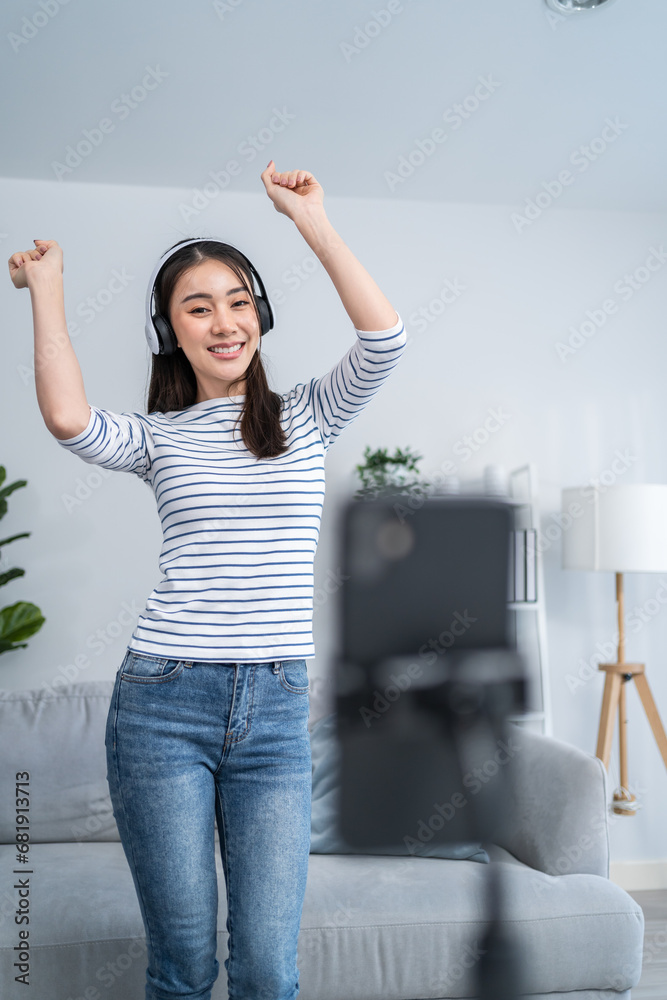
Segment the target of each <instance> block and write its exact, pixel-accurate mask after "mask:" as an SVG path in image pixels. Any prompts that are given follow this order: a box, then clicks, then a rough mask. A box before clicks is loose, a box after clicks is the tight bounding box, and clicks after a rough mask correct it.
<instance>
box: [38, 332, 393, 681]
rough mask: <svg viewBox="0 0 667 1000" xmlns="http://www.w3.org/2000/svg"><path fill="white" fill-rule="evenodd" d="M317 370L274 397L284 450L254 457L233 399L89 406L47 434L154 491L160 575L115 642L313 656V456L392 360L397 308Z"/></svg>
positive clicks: (191, 653) (317, 466) (318, 462)
mask: <svg viewBox="0 0 667 1000" xmlns="http://www.w3.org/2000/svg"><path fill="white" fill-rule="evenodd" d="M355 332H356V335H357V336H356V340H355V342H354V343H353V345H352V346H351V347H350V349H349V351H348V352H347V353H346V354H345V356H344V357H343V358H342V359H341V360H340V361H339V362H338V363H337V364H336V365H334V366H333V368H331V370H330V371H329V372H327V374H326V375H323V376H322V377H320V378H313V379H311V380H310V381H309V382H306V383H299V384H298V385H296V386H295V387H294V388H293V389H292V390H291V391H290V392H287V393H284V394H282V399H283V407H282V413H281V418H280V419H281V422H282V426H283V429H284V431H285V437H286V441H287V444H288V446H289V447H288V449H287V451H286V452H284V453H283V454H282V455H279V456H276V457H274V458H268V459H258V458H256V457H255V455H253V454H252V452H250V451H249V450H248V449H247V448H246V446H245V444H244V443H243V440H242V438H241V435H240V427H239V425H237V427H236V429H235V430H234V423H235V421H236V419H237V417H238V416H239V413H240V411H241V408H242V405H243V399H244V397H243V396H226V397H220V398H216V399H207V400H204V401H203V402H201V403H194V404H193V405H192V406H188V407H186V408H185V409H183V410H174V411H170V412H167V413H160V412H154V413H150V414H148V415H145V414H142V413H112V412H110V411H109V410H103V409H100V408H99V407H96V406H91V407H90V420H89V422H88V426H87V427H86V429H85V430H83V431H81V433H80V434H77V435H76V436H75V437H72V438H67V439H65V440H59V439H57V440H59V444H61V445H62V446H63V448H67V449H68V450H69V451H71V452H74V453H75V454H77V455H78V456H79V457H80V458H82V459H83V460H84V461H85V462H89V463H91V464H93V465H101V466H103V467H104V468H106V469H113V470H116V471H119V472H134V473H135V474H136V475H137V476H139V477H140V478H141V479H142V480H144V482H146V483H147V484H148V485H149V486H150V487H151V488H152V490H153V492H154V494H155V500H156V502H157V510H158V514H159V516H160V520H161V524H162V533H163V541H162V548H161V552H160V557H159V568H160V571H161V573H162V579H161V580H160V582H159V583H158V584H157V586H156V587H155V589H154V590H153V592H152V593H151V594H150V596H149V597H148V599H147V602H146V607H145V609H144V611H143V613H142V614H141V615H140V616H139V618H138V621H137V624H136V626H135V629H134V632H133V635H132V638H131V640H130V642H129V644H128V649H130V650H133V651H134V652H136V653H141V654H143V655H148V656H150V655H154V656H161V657H166V658H168V659H184V660H191V661H195V660H200V661H207V662H226V663H228V662H255V663H257V662H260V663H261V662H265V661H268V660H277V659H282V660H285V659H301V658H303V659H308V658H312V657H314V655H315V647H314V643H313V635H312V617H313V596H314V593H313V587H314V578H313V561H314V557H315V550H316V548H317V542H318V537H319V530H320V519H321V513H322V505H323V500H324V459H325V456H326V452H327V450H328V448H329V446H330V445H331V444H332V443H333V442H334V441H335V440H336V438H337V437H338V435H339V434H340V432H341V430H342V429H343V428H344V427H345V426H346V425H347V424H349V423H350V422H351V421H352V420H354V418H355V417H356V416H357V415H358V414H359V413H360V411H361V410H362V409H363V408H364V406H365V405H366V404H367V403H368V402H369V401H370V400H371V399H372V398H373V396H374V395H375V394H376V392H377V391H378V389H379V388H380V386H381V385H382V384H383V382H384V381H385V380H386V379H387V377H388V376H389V375H390V373H391V371H392V369H393V368H394V367H395V366H396V364H397V363H398V361H399V359H400V357H401V354H402V353H403V351H404V349H405V345H406V339H407V338H406V333H405V328H404V325H403V322H402V320H401V318H400V316H399V317H398V322H397V323H396V325H395V326H393V327H392V328H391V329H388V330H378V331H373V332H369V331H362V330H356V331H355Z"/></svg>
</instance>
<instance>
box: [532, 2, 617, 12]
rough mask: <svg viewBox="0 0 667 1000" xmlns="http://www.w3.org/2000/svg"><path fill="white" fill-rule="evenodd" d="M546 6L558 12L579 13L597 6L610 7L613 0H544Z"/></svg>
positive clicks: (595, 8) (594, 8)
mask: <svg viewBox="0 0 667 1000" xmlns="http://www.w3.org/2000/svg"><path fill="white" fill-rule="evenodd" d="M545 2H546V5H547V7H551V9H552V10H555V11H558V13H559V14H580V13H582V12H583V11H587V10H597V9H598V8H599V7H610V6H611V5H612V4H613V3H615V0H545Z"/></svg>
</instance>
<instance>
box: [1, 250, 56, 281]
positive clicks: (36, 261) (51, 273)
mask: <svg viewBox="0 0 667 1000" xmlns="http://www.w3.org/2000/svg"><path fill="white" fill-rule="evenodd" d="M33 243H34V244H35V249H34V250H17V251H16V253H13V254H12V255H11V257H10V258H9V277H10V278H11V279H12V284H13V285H14V288H28V287H29V285H30V281H31V280H32V279H33V278H34V277H35V275H37V276H39V277H45V278H47V277H51V278H61V277H62V273H63V252H62V249H61V248H60V247H59V246H58V244H57V243H56V241H55V240H33Z"/></svg>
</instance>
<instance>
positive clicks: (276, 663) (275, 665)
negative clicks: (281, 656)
mask: <svg viewBox="0 0 667 1000" xmlns="http://www.w3.org/2000/svg"><path fill="white" fill-rule="evenodd" d="M271 669H272V670H273V672H274V674H277V673H278V671H279V670H280V660H274V661H273V666H272V667H271Z"/></svg>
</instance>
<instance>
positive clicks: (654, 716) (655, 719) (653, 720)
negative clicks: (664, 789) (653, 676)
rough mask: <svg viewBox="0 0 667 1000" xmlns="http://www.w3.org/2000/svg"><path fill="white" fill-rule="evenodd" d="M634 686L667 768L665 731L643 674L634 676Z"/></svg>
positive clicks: (666, 738) (666, 737)
mask: <svg viewBox="0 0 667 1000" xmlns="http://www.w3.org/2000/svg"><path fill="white" fill-rule="evenodd" d="M635 684H636V685H637V691H638V692H639V697H640V698H641V700H642V705H643V706H644V711H645V712H646V716H647V718H648V721H649V724H650V726H651V729H652V730H653V735H654V736H655V741H656V743H657V744H658V750H659V751H660V754H661V756H662V759H663V761H664V762H665V767H667V736H666V735H665V730H664V728H663V725H662V722H661V721H660V716H659V714H658V709H657V706H656V704H655V702H654V701H653V695H652V694H651V689H650V687H649V686H648V681H647V680H646V676H645V674H637V675H636V676H635Z"/></svg>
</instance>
